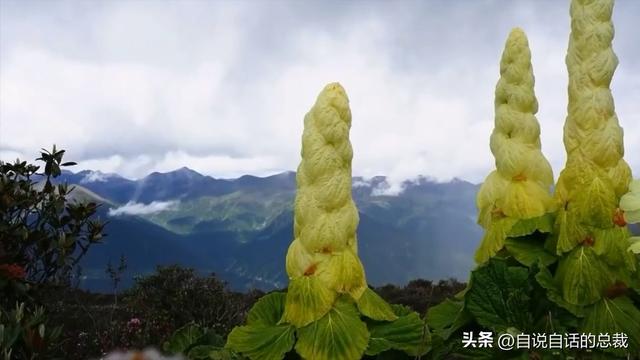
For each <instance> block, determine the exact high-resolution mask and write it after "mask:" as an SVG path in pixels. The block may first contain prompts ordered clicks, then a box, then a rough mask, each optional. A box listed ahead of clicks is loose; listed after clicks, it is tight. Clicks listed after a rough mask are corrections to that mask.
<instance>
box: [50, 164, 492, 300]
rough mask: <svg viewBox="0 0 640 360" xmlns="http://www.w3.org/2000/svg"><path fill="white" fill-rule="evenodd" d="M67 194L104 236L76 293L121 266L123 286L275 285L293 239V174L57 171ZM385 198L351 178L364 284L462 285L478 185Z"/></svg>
mask: <svg viewBox="0 0 640 360" xmlns="http://www.w3.org/2000/svg"><path fill="white" fill-rule="evenodd" d="M59 180H60V181H66V182H68V183H69V184H74V185H76V189H75V191H74V193H75V195H74V196H75V197H77V198H80V199H83V200H87V199H93V200H94V201H97V202H99V203H101V204H102V205H101V206H100V208H99V214H98V215H99V216H100V217H101V218H103V219H105V220H107V221H108V225H107V227H106V233H107V236H106V237H105V238H104V240H103V242H102V243H101V244H97V245H95V246H94V247H93V248H92V249H91V250H90V251H89V253H88V254H87V256H86V257H85V258H84V260H83V262H82V273H83V280H82V283H81V286H83V287H85V288H90V289H94V290H106V289H108V288H109V283H110V281H109V278H108V276H107V275H106V272H105V269H106V267H107V264H108V263H109V262H110V263H112V264H117V263H118V261H119V258H120V256H121V255H124V256H125V257H126V259H127V270H126V272H125V286H126V285H127V284H130V283H131V279H132V278H133V277H134V276H136V275H141V274H146V273H149V272H152V271H153V270H154V269H155V267H156V266H157V265H168V264H173V263H178V264H181V265H184V266H191V267H194V268H196V269H197V270H199V271H201V272H203V273H210V272H214V273H216V274H217V275H218V276H220V277H221V278H222V279H224V280H226V281H227V282H229V284H230V286H231V287H232V288H234V289H236V290H244V289H249V288H260V289H263V290H269V289H273V288H281V287H285V286H286V284H287V276H286V272H285V270H284V258H285V254H286V251H287V247H288V245H289V243H290V242H291V240H292V239H291V238H292V234H293V200H294V197H295V173H294V172H284V173H280V174H277V175H273V176H268V177H256V176H250V175H245V176H242V177H239V178H237V179H216V178H213V177H210V176H205V175H202V174H200V173H198V172H196V171H194V170H191V169H188V168H181V169H178V170H175V171H171V172H167V173H157V172H154V173H152V174H149V175H148V176H146V177H144V178H141V179H138V180H131V179H127V178H124V177H122V176H119V175H117V174H104V173H101V172H97V171H89V170H85V171H80V172H77V173H73V172H68V171H65V172H64V173H63V175H62V176H61V177H59ZM402 188H403V190H402V191H401V192H400V193H398V194H389V193H388V191H387V190H388V189H389V183H388V182H387V179H386V178H385V177H383V176H378V177H374V178H370V179H365V178H361V177H354V178H353V197H354V200H355V202H356V204H357V206H358V210H359V213H360V224H359V227H358V241H359V243H358V246H359V254H360V257H361V259H362V261H363V263H364V265H365V269H366V274H367V280H368V282H369V283H370V284H372V285H383V284H386V283H393V284H404V283H406V282H408V281H410V280H412V279H416V278H425V279H433V280H437V279H443V278H452V277H453V278H458V279H461V280H466V277H467V275H468V272H469V270H471V268H472V266H473V260H472V259H473V252H474V250H475V248H476V246H477V244H478V242H479V240H480V239H481V235H482V231H481V228H480V227H479V226H478V225H477V224H476V221H475V218H476V208H475V194H476V191H477V189H478V185H475V184H471V183H469V182H466V181H462V180H457V179H454V180H452V181H450V182H436V181H433V180H430V179H428V178H424V177H421V178H418V179H416V180H414V181H405V182H404V183H403V186H402Z"/></svg>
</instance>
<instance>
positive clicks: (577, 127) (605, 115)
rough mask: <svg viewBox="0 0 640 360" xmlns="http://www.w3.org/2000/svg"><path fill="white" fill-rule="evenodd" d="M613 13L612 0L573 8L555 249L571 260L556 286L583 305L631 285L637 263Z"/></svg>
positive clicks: (588, 0) (586, 1) (587, 0)
mask: <svg viewBox="0 0 640 360" xmlns="http://www.w3.org/2000/svg"><path fill="white" fill-rule="evenodd" d="M612 10H613V1H612V0H573V1H572V2H571V18H572V21H571V37H570V39H569V50H568V52H567V57H566V63H567V69H568V70H569V106H568V111H569V112H568V116H567V119H566V122H565V126H564V144H565V148H566V151H567V163H566V166H565V169H564V170H563V171H562V173H561V174H560V178H559V179H558V185H557V186H556V193H555V196H556V198H557V200H558V201H559V203H560V204H561V206H560V209H559V211H558V215H557V219H556V230H555V233H556V238H555V239H554V241H553V243H552V245H553V246H552V247H553V248H554V250H555V251H556V253H557V254H558V255H565V257H564V258H562V259H561V261H560V264H559V266H558V271H557V273H556V279H557V281H558V283H560V284H562V293H563V297H564V298H565V300H566V301H567V302H569V303H571V304H576V305H588V304H593V303H595V302H597V301H598V300H600V299H601V298H602V293H603V292H604V291H605V290H606V289H607V288H608V287H610V286H613V284H615V283H616V282H619V283H624V284H629V283H630V281H631V278H630V276H631V274H632V273H633V272H634V271H635V263H636V260H635V259H634V257H633V255H632V254H631V253H629V252H627V251H626V250H627V248H628V242H627V238H628V237H629V233H628V231H627V229H626V227H625V226H624V225H625V224H624V223H623V222H622V221H621V216H620V215H621V214H620V211H621V210H620V209H619V208H618V206H619V203H620V197H621V196H622V195H623V194H625V193H626V192H627V190H628V185H629V182H630V180H631V171H630V169H629V166H628V165H627V163H626V162H625V161H624V160H623V159H622V156H623V154H624V149H623V141H622V128H621V127H620V126H619V125H618V118H617V116H616V113H615V111H614V104H613V97H612V95H611V90H610V89H609V85H610V83H611V78H612V76H613V73H614V71H615V68H616V66H617V64H618V59H617V58H616V55H615V54H614V52H613V49H612V47H611V42H612V40H613V33H614V31H613V24H612V22H611V15H612ZM567 252H569V254H565V253H567Z"/></svg>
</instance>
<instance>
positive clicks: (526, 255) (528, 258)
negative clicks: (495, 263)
mask: <svg viewBox="0 0 640 360" xmlns="http://www.w3.org/2000/svg"><path fill="white" fill-rule="evenodd" d="M505 246H506V248H507V251H509V254H511V256H513V257H514V258H515V259H516V260H518V262H520V263H521V264H523V265H526V266H529V267H531V266H533V264H536V263H540V264H542V265H543V266H549V265H551V264H553V263H554V262H556V257H555V256H553V254H550V253H548V252H547V251H546V250H545V248H544V242H542V241H541V240H540V239H537V238H535V237H521V238H516V239H514V238H507V240H506V241H505Z"/></svg>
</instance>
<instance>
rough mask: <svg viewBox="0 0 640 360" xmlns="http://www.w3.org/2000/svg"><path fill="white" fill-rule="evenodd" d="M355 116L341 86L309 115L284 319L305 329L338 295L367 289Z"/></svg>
mask: <svg viewBox="0 0 640 360" xmlns="http://www.w3.org/2000/svg"><path fill="white" fill-rule="evenodd" d="M350 128H351V111H350V110H349V101H348V99H347V96H346V93H345V91H344V89H343V88H342V86H340V84H337V83H333V84H329V85H327V86H326V87H325V88H324V90H323V91H322V93H321V94H320V95H319V96H318V100H317V101H316V104H315V105H314V106H313V108H312V109H311V111H309V112H308V113H307V115H306V116H305V120H304V133H303V134H302V161H301V162H300V165H299V166H298V172H297V175H296V181H297V184H298V188H297V191H296V199H295V215H294V216H295V217H294V230H293V231H294V237H295V238H294V240H293V242H292V243H291V245H290V246H289V250H288V252H287V259H286V269H287V274H288V275H289V278H290V282H289V291H288V294H287V302H286V306H285V319H286V320H287V321H288V322H290V323H292V324H294V325H296V326H304V325H307V324H309V323H311V322H312V321H315V320H317V319H319V318H320V317H322V316H323V315H324V314H326V313H327V312H328V311H329V310H330V309H331V307H332V305H333V303H334V301H335V299H336V297H337V296H338V295H339V294H349V295H351V297H352V298H353V299H354V300H358V299H360V297H361V296H362V294H363V292H364V291H365V289H366V288H367V282H366V280H365V274H364V268H363V267H362V263H361V262H360V259H359V258H358V254H357V253H358V247H357V240H356V229H357V227H358V221H359V218H358V209H357V208H356V205H355V203H354V202H353V199H352V198H351V158H352V157H353V151H352V149H351V143H350V142H349V129H350Z"/></svg>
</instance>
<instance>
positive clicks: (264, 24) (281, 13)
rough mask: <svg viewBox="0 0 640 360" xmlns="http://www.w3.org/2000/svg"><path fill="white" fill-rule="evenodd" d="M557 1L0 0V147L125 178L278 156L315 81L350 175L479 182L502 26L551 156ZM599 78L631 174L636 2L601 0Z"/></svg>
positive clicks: (287, 151) (561, 37)
mask: <svg viewBox="0 0 640 360" xmlns="http://www.w3.org/2000/svg"><path fill="white" fill-rule="evenodd" d="M568 8H569V4H568V1H558V0H547V1H538V0H535V1H534V0H530V1H524V0H522V1H509V0H503V1H497V0H496V1H481V0H468V1H464V0H458V1H445V0H440V1H408V0H404V1H393V2H391V1H385V2H382V1H362V0H359V1H276V0H262V1H258V0H255V1H214V0H200V1H192V2H189V1H168V0H164V1H163V0H149V1H142V0H132V1H122V0H121V1H98V0H94V1H71V2H60V1H24V0H20V1H9V0H0V158H1V159H3V160H12V159H14V158H15V157H20V158H26V159H31V160H33V159H34V158H35V157H36V156H37V150H38V149H39V148H41V147H49V146H50V145H51V144H53V143H56V144H58V145H59V146H60V147H62V148H65V149H67V152H68V155H67V157H68V159H69V160H75V161H77V162H79V166H78V167H76V169H83V168H90V169H95V170H101V171H105V172H117V173H120V174H121V175H124V176H127V177H132V178H137V177H141V176H144V175H146V174H147V173H149V172H151V171H169V170H173V169H176V168H179V167H182V166H188V167H190V168H193V169H195V170H197V171H199V172H202V173H205V174H209V175H212V176H214V177H235V176H238V175H242V174H247V173H248V174H255V175H268V174H272V173H275V172H279V171H283V170H295V168H296V167H297V164H298V162H299V156H300V155H299V154H300V138H301V134H302V125H303V117H304V114H305V113H306V112H307V111H308V110H309V108H310V107H311V106H312V105H313V103H314V101H315V98H316V96H317V94H318V92H319V91H320V90H321V89H322V88H323V86H324V85H325V84H326V83H328V82H333V81H339V82H340V83H342V84H343V86H344V87H345V88H346V90H347V93H348V96H349V98H350V100H351V109H352V113H353V126H352V130H351V141H352V143H353V147H354V160H353V166H354V175H362V176H365V177H370V176H374V175H388V176H391V177H392V178H393V179H395V180H401V179H407V178H412V177H415V176H417V175H419V174H421V175H426V176H430V177H433V178H436V179H438V180H443V181H446V180H448V179H451V178H453V177H458V178H462V179H466V180H469V181H473V182H480V181H482V180H483V178H484V177H485V176H486V175H487V173H488V172H489V171H491V170H492V169H493V167H494V165H493V157H492V155H491V153H490V151H489V134H490V133H491V130H492V127H493V91H494V87H495V84H496V82H497V80H498V75H499V73H498V64H499V59H500V55H501V52H502V48H503V45H504V42H505V40H506V37H507V34H508V33H509V31H510V29H511V28H512V27H515V26H520V27H522V28H523V29H524V30H525V32H526V33H527V35H528V37H529V43H530V46H531V49H532V54H533V60H532V61H533V67H534V74H535V76H536V88H535V90H536V94H537V96H538V100H539V102H540V111H539V113H538V120H539V121H540V123H541V127H542V144H543V145H542V146H543V152H544V153H545V154H546V156H547V158H548V159H549V161H550V162H551V163H552V165H553V167H554V171H555V175H556V176H557V174H558V173H559V171H560V169H561V168H562V166H563V164H564V160H565V153H564V148H563V145H562V125H563V123H564V120H565V116H566V102H567V99H566V98H567V96H566V87H567V74H566V68H565V65H564V56H565V53H566V48H567V41H568V35H569V15H568ZM614 22H615V27H616V38H615V40H614V50H615V52H616V53H617V55H618V57H619V59H620V65H619V66H618V70H617V72H616V75H615V76H614V80H613V84H612V88H613V92H614V98H615V102H616V111H617V114H618V117H619V119H620V124H621V125H622V126H623V127H624V130H625V145H626V159H627V161H628V162H629V163H630V164H631V166H632V167H633V168H634V169H636V177H638V176H637V174H638V173H640V31H639V25H638V24H639V23H640V1H638V0H618V1H617V2H616V7H615V9H614Z"/></svg>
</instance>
